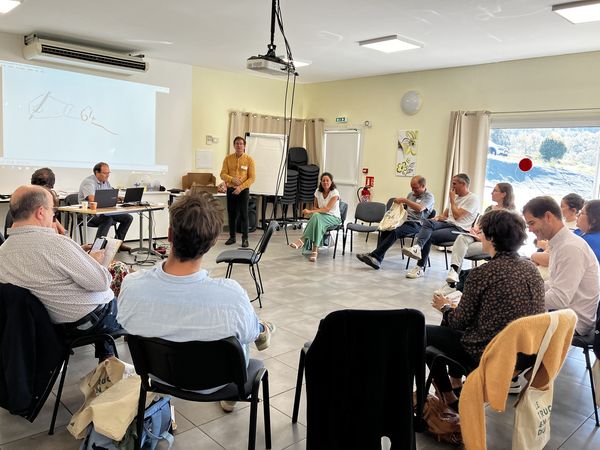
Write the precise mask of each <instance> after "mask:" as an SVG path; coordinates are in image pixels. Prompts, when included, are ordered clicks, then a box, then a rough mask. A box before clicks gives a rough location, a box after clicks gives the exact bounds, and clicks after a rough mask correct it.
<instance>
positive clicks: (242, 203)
mask: <svg viewBox="0 0 600 450" xmlns="http://www.w3.org/2000/svg"><path fill="white" fill-rule="evenodd" d="M233 147H234V148H235V153H231V154H230V155H227V156H226V157H225V159H224V160H223V168H222V169H221V179H222V180H223V181H224V182H225V184H226V185H227V216H228V219H229V239H227V241H226V242H225V245H231V244H235V229H236V221H237V216H238V215H239V216H240V220H241V222H242V223H241V228H242V247H248V196H249V194H250V189H249V188H250V185H252V183H254V180H255V179H256V175H255V172H254V160H253V159H252V157H250V156H248V155H247V154H246V153H245V152H246V140H245V139H244V138H243V137H241V136H237V137H236V138H235V139H234V140H233Z"/></svg>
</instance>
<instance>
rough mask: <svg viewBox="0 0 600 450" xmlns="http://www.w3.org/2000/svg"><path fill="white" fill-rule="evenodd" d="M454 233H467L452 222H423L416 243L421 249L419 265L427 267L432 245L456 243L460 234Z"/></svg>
mask: <svg viewBox="0 0 600 450" xmlns="http://www.w3.org/2000/svg"><path fill="white" fill-rule="evenodd" d="M453 231H465V230H463V229H462V228H461V227H459V226H456V225H454V224H452V223H450V222H445V221H440V220H430V219H428V220H423V225H422V227H421V231H419V234H418V235H417V238H416V241H417V244H418V245H419V247H421V259H420V260H419V262H418V263H417V265H418V266H419V267H425V262H426V261H427V258H429V252H430V251H431V244H433V245H437V244H441V243H442V242H454V241H455V240H456V238H457V237H458V234H455V233H453Z"/></svg>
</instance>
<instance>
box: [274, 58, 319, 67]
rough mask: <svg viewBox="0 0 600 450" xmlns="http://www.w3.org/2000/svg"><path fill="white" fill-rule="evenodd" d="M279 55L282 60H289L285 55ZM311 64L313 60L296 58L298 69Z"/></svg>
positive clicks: (295, 63) (295, 62)
mask: <svg viewBox="0 0 600 450" xmlns="http://www.w3.org/2000/svg"><path fill="white" fill-rule="evenodd" d="M277 57H278V58H280V59H281V60H282V61H285V62H289V61H288V59H287V58H286V56H285V55H278V56H277ZM311 64H312V61H305V60H301V59H294V67H295V68H296V69H297V68H298V67H305V66H310V65H311Z"/></svg>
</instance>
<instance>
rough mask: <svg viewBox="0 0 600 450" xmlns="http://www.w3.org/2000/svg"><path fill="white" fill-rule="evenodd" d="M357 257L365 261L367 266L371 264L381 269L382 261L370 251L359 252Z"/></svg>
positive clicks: (376, 268)
mask: <svg viewBox="0 0 600 450" xmlns="http://www.w3.org/2000/svg"><path fill="white" fill-rule="evenodd" d="M356 257H357V258H358V260H359V261H362V262H364V263H365V264H366V265H367V266H371V267H372V268H373V269H375V270H379V268H380V267H381V263H380V262H379V261H378V260H377V258H375V257H374V256H371V255H370V254H368V253H358V254H357V255H356Z"/></svg>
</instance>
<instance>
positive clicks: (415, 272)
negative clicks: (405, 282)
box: [406, 266, 423, 278]
mask: <svg viewBox="0 0 600 450" xmlns="http://www.w3.org/2000/svg"><path fill="white" fill-rule="evenodd" d="M422 276H423V269H421V268H420V267H419V266H415V267H413V268H412V269H410V270H409V271H408V272H406V278H421V277H422Z"/></svg>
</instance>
